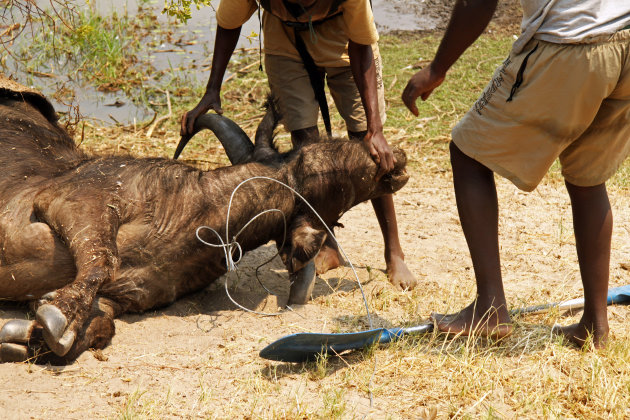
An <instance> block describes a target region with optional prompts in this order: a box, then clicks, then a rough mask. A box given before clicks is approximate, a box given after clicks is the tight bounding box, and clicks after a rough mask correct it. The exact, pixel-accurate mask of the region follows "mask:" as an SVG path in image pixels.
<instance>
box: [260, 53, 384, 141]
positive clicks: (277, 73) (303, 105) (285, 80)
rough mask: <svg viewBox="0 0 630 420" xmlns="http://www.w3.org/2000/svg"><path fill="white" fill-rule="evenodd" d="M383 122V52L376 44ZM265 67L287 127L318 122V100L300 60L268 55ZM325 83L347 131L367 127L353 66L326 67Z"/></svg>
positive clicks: (313, 124) (378, 84) (305, 125)
mask: <svg viewBox="0 0 630 420" xmlns="http://www.w3.org/2000/svg"><path fill="white" fill-rule="evenodd" d="M374 62H375V64H376V70H377V88H378V102H379V111H380V114H381V122H382V123H383V124H385V90H384V89H383V77H382V67H381V56H380V54H379V52H378V47H376V48H374ZM265 69H266V71H267V78H268V79H269V87H270V88H271V92H272V93H273V94H274V95H275V96H276V97H278V102H279V106H280V111H281V112H282V115H283V121H284V125H285V127H286V129H287V130H288V131H294V130H299V129H303V128H308V127H313V126H316V125H317V120H318V117H319V104H318V102H317V99H315V93H314V92H313V88H312V87H311V82H310V80H309V78H308V74H307V73H306V70H305V68H304V64H302V61H301V60H296V59H293V58H290V57H284V56H280V55H265ZM324 71H325V72H326V83H327V84H328V89H329V91H330V94H331V96H332V98H333V100H334V101H335V106H336V107H337V109H338V110H339V114H341V117H342V118H343V119H344V121H345V122H346V127H347V130H348V131H354V132H357V131H364V130H367V122H366V119H365V111H364V109H363V104H362V103H361V96H360V95H359V90H358V89H357V85H356V83H355V82H354V77H353V76H352V70H351V69H350V66H346V67H324Z"/></svg>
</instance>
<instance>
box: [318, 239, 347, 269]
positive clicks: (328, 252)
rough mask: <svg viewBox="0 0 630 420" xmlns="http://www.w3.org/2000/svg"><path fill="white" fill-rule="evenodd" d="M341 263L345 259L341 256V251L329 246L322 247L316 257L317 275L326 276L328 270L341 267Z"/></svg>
mask: <svg viewBox="0 0 630 420" xmlns="http://www.w3.org/2000/svg"><path fill="white" fill-rule="evenodd" d="M341 261H343V257H342V256H341V254H339V249H337V248H332V247H330V246H328V245H324V246H322V249H320V250H319V253H318V254H317V256H316V257H315V268H316V270H317V274H318V275H319V274H324V273H325V272H326V271H328V270H332V269H333V268H337V267H339V266H341Z"/></svg>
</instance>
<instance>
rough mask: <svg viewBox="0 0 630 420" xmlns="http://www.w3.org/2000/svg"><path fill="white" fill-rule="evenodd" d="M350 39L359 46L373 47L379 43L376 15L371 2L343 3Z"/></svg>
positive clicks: (355, 0) (348, 0)
mask: <svg viewBox="0 0 630 420" xmlns="http://www.w3.org/2000/svg"><path fill="white" fill-rule="evenodd" d="M340 9H341V10H342V12H343V20H344V22H345V24H346V30H347V35H348V38H350V39H351V40H352V41H354V42H356V43H357V44H363V45H372V44H374V43H376V42H377V41H378V32H377V31H376V24H375V23H374V14H373V13H372V6H371V5H370V1H369V0H346V1H344V2H343V3H341V7H340Z"/></svg>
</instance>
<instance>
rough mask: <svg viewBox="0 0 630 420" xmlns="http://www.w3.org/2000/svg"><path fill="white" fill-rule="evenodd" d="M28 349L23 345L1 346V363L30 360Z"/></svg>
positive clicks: (9, 344)
mask: <svg viewBox="0 0 630 420" xmlns="http://www.w3.org/2000/svg"><path fill="white" fill-rule="evenodd" d="M28 358H29V356H28V348H27V347H26V346H24V345H22V344H14V343H2V344H0V363H15V362H24V361H26V360H28Z"/></svg>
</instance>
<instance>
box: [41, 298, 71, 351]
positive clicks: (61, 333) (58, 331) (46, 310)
mask: <svg viewBox="0 0 630 420" xmlns="http://www.w3.org/2000/svg"><path fill="white" fill-rule="evenodd" d="M35 317H36V319H37V322H39V323H40V325H41V326H42V327H43V328H44V331H43V337H44V340H45V341H46V344H48V347H50V350H52V351H53V352H54V353H55V354H56V355H58V356H65V355H66V353H68V351H69V350H70V348H71V347H72V345H73V344H74V340H75V338H76V336H75V333H74V331H70V330H69V331H66V327H67V326H68V320H67V319H66V317H65V315H64V314H63V313H62V312H61V310H59V308H57V307H56V306H53V305H50V304H45V305H42V306H40V307H39V309H37V313H36V314H35Z"/></svg>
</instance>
